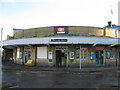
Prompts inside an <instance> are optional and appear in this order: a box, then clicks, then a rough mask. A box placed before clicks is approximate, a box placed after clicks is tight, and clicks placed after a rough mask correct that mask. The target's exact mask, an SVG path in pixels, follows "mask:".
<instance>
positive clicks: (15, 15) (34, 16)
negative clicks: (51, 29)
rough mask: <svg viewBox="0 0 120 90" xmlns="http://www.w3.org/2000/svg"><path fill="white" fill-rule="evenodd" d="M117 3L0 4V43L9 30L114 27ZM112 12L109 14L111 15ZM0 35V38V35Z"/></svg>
mask: <svg viewBox="0 0 120 90" xmlns="http://www.w3.org/2000/svg"><path fill="white" fill-rule="evenodd" d="M118 2H119V0H0V28H3V39H6V36H7V34H8V35H11V36H12V35H13V28H16V29H28V28H36V27H46V26H94V27H104V26H106V25H107V22H108V21H111V20H112V23H113V24H116V25H118ZM111 11H112V12H113V14H112V13H111ZM0 35H1V34H0Z"/></svg>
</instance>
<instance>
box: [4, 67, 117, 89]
mask: <svg viewBox="0 0 120 90" xmlns="http://www.w3.org/2000/svg"><path fill="white" fill-rule="evenodd" d="M14 68H16V67H14ZM118 73H119V71H111V72H110V71H108V72H106V71H102V72H90V73H89V72H70V71H33V70H24V69H20V70H14V69H13V70H12V69H9V68H8V69H3V70H2V82H3V83H10V84H12V85H11V88H99V87H110V88H111V87H116V86H118Z"/></svg>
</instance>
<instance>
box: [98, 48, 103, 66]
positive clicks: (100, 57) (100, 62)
mask: <svg viewBox="0 0 120 90" xmlns="http://www.w3.org/2000/svg"><path fill="white" fill-rule="evenodd" d="M103 64H104V60H103V50H97V51H96V65H97V66H101V65H103Z"/></svg>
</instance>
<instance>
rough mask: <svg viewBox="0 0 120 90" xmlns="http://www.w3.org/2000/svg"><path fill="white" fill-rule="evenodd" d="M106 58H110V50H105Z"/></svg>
mask: <svg viewBox="0 0 120 90" xmlns="http://www.w3.org/2000/svg"><path fill="white" fill-rule="evenodd" d="M106 58H107V59H110V51H106Z"/></svg>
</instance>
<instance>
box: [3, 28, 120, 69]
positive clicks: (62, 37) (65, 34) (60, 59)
mask: <svg viewBox="0 0 120 90" xmlns="http://www.w3.org/2000/svg"><path fill="white" fill-rule="evenodd" d="M108 27H109V26H106V27H104V28H100V27H89V26H51V27H40V28H31V29H13V32H14V36H13V37H12V38H9V37H8V39H7V40H5V41H4V42H3V48H4V51H3V59H4V60H6V59H11V58H12V59H13V60H14V63H17V64H23V65H25V63H26V62H27V61H28V60H34V61H35V65H36V66H51V67H53V66H55V67H78V66H79V65H80V60H81V65H82V67H83V66H111V65H118V64H119V58H120V48H119V45H120V42H119V39H120V36H119V33H120V30H119V29H113V28H108ZM110 27H111V26H110Z"/></svg>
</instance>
